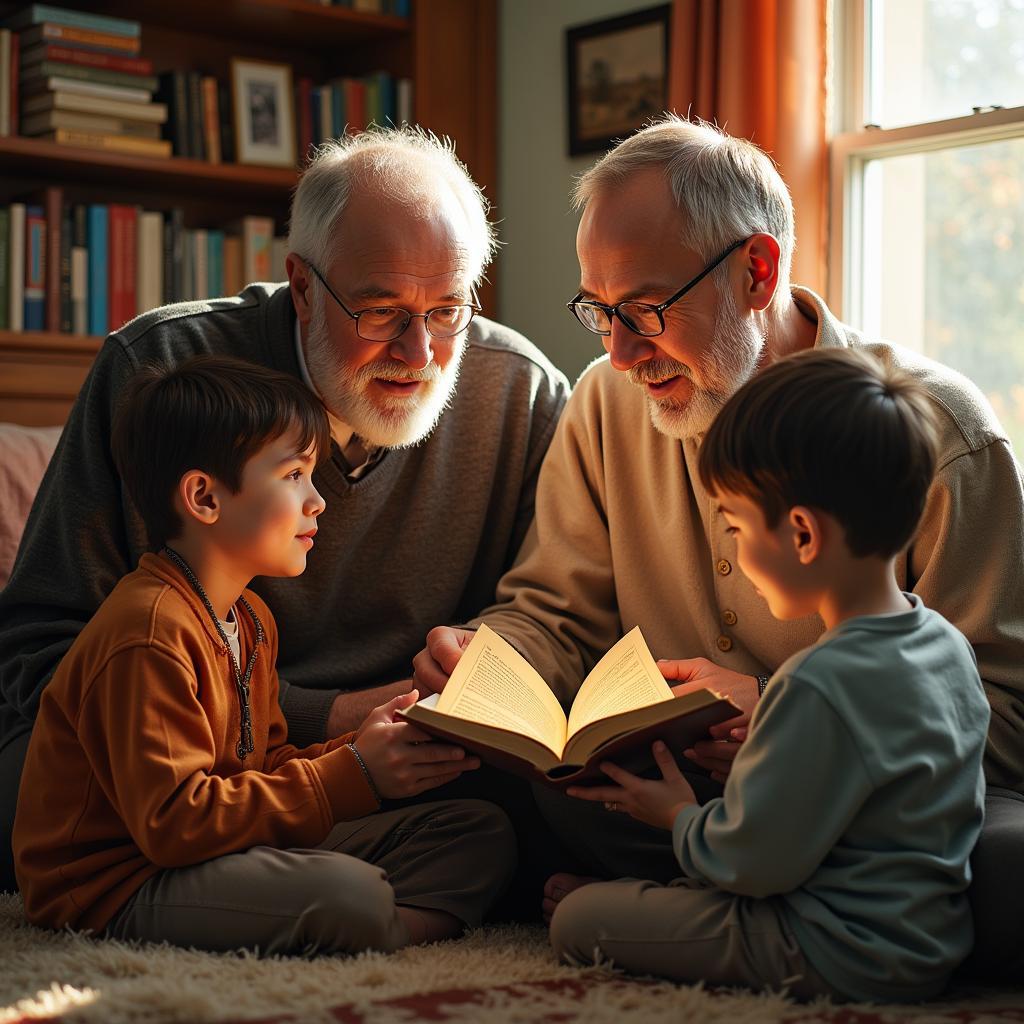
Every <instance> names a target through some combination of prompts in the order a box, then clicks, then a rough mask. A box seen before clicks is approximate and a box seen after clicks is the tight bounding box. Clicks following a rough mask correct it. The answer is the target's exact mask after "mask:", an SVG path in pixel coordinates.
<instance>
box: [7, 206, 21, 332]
mask: <svg viewBox="0 0 1024 1024" xmlns="http://www.w3.org/2000/svg"><path fill="white" fill-rule="evenodd" d="M9 212H10V225H11V226H10V233H9V234H8V236H7V237H8V238H9V239H10V246H9V250H8V256H7V266H8V270H9V272H10V273H9V276H8V278H7V297H8V298H7V317H8V321H9V326H10V329H11V330H12V331H20V330H23V329H24V327H25V204H24V203H11V205H10V211H9Z"/></svg>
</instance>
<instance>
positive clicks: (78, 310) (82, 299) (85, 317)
mask: <svg viewBox="0 0 1024 1024" xmlns="http://www.w3.org/2000/svg"><path fill="white" fill-rule="evenodd" d="M71 333H72V334H88V333H89V250H88V249H86V248H85V247H84V246H78V245H73V246H72V247H71Z"/></svg>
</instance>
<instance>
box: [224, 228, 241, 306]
mask: <svg viewBox="0 0 1024 1024" xmlns="http://www.w3.org/2000/svg"><path fill="white" fill-rule="evenodd" d="M244 287H245V281H244V275H243V273H242V240H241V239H240V238H239V237H238V236H237V235H225V236H224V284H223V289H222V294H224V295H237V294H238V293H239V292H240V291H241V290H242V289H243V288H244Z"/></svg>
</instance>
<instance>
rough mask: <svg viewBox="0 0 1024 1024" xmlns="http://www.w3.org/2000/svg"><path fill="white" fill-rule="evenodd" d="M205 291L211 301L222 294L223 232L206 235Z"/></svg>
mask: <svg viewBox="0 0 1024 1024" xmlns="http://www.w3.org/2000/svg"><path fill="white" fill-rule="evenodd" d="M206 273H207V290H208V292H209V297H210V298H211V299H216V298H220V297H221V296H222V295H223V294H224V232H223V231H217V230H210V231H208V232H207V233H206Z"/></svg>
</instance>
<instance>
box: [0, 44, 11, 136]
mask: <svg viewBox="0 0 1024 1024" xmlns="http://www.w3.org/2000/svg"><path fill="white" fill-rule="evenodd" d="M13 38H14V33H13V32H11V30H10V29H9V28H0V136H7V135H13V134H14V133H13V132H12V131H11V97H10V92H11V40H12V39H13Z"/></svg>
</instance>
